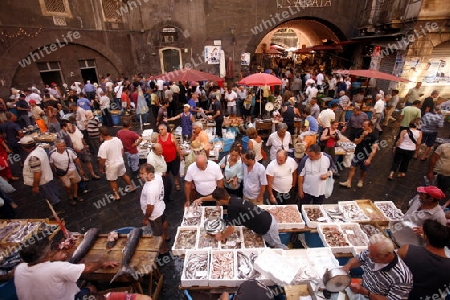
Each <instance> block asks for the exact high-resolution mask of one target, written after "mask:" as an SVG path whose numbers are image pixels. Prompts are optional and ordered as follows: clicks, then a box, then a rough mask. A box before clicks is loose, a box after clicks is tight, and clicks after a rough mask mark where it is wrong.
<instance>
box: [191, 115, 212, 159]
mask: <svg viewBox="0 0 450 300" xmlns="http://www.w3.org/2000/svg"><path fill="white" fill-rule="evenodd" d="M192 141H198V142H200V143H201V144H202V145H203V149H205V151H206V153H208V152H209V150H210V144H209V137H208V134H207V133H206V132H205V131H204V130H203V124H202V122H194V123H192Z"/></svg>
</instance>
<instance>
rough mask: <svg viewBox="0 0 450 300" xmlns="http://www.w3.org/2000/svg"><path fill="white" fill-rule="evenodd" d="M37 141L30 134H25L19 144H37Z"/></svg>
mask: <svg viewBox="0 0 450 300" xmlns="http://www.w3.org/2000/svg"><path fill="white" fill-rule="evenodd" d="M35 143H36V142H35V141H34V139H33V138H32V137H31V136H29V135H26V136H24V137H23V138H21V139H20V141H19V144H21V145H31V144H35Z"/></svg>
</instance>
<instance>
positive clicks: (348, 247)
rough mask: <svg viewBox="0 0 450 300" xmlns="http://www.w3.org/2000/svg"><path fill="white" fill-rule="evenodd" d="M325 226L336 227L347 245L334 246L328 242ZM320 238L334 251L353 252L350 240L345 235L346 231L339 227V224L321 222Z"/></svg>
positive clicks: (319, 226) (319, 227)
mask: <svg viewBox="0 0 450 300" xmlns="http://www.w3.org/2000/svg"><path fill="white" fill-rule="evenodd" d="M325 228H333V229H336V230H337V231H338V232H339V233H340V234H341V235H342V238H343V239H344V241H345V243H346V244H347V245H346V246H332V245H330V244H329V243H328V241H327V239H326V238H325V234H324V229H325ZM317 229H318V232H319V236H320V239H321V240H322V242H323V244H324V245H325V247H329V248H330V249H331V252H333V253H352V248H353V247H352V245H351V244H350V243H349V242H348V240H347V238H346V237H345V235H344V233H343V232H342V230H341V228H340V227H339V224H319V225H318V226H317Z"/></svg>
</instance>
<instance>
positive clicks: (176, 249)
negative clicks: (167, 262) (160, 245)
mask: <svg viewBox="0 0 450 300" xmlns="http://www.w3.org/2000/svg"><path fill="white" fill-rule="evenodd" d="M198 229H199V228H198V227H178V229H177V234H176V235H175V241H174V244H173V246H172V253H173V255H177V256H182V255H184V254H185V253H186V250H194V249H195V247H196V245H197V236H198ZM183 231H192V234H193V235H195V242H194V245H193V246H192V248H183V247H182V246H181V245H178V244H177V241H178V238H179V235H180V232H183Z"/></svg>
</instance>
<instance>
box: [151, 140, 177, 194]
mask: <svg viewBox="0 0 450 300" xmlns="http://www.w3.org/2000/svg"><path fill="white" fill-rule="evenodd" d="M162 153H163V148H162V146H161V144H160V143H154V144H153V145H152V151H151V152H150V153H149V154H148V155H147V164H149V165H152V166H153V167H154V168H155V174H157V175H159V176H161V178H162V180H163V183H164V201H170V194H171V192H172V185H171V181H170V180H168V178H167V176H166V174H167V163H166V161H165V160H164V156H162Z"/></svg>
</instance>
